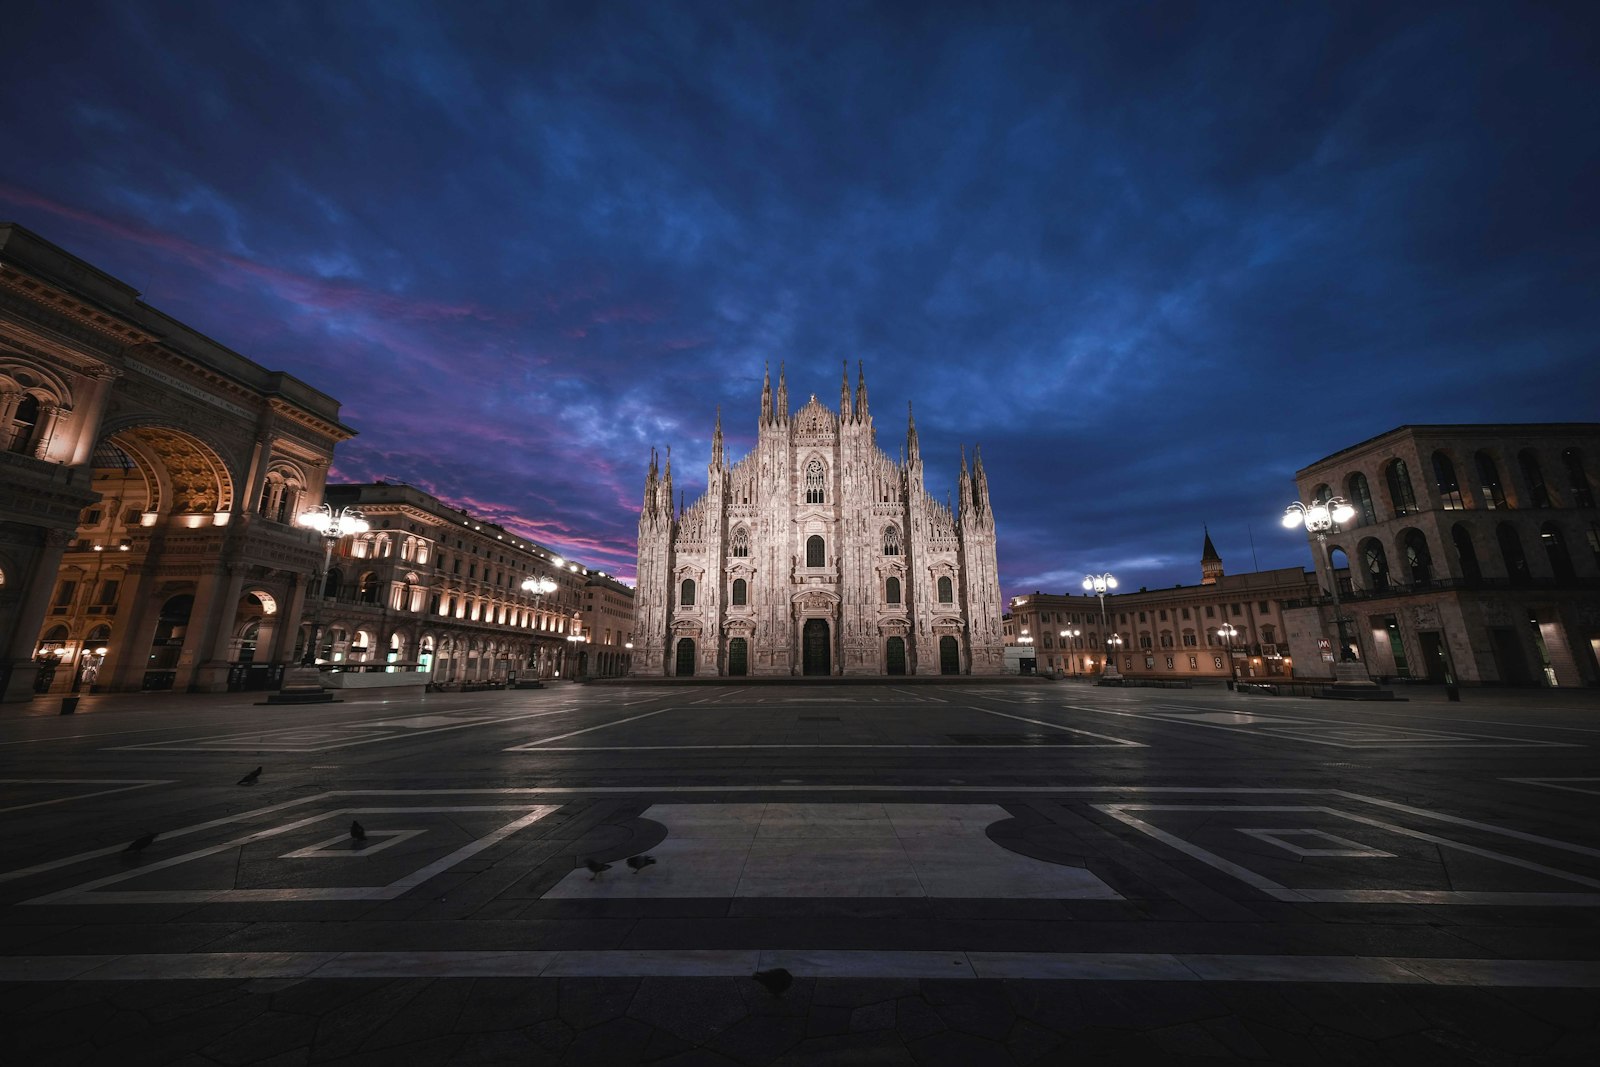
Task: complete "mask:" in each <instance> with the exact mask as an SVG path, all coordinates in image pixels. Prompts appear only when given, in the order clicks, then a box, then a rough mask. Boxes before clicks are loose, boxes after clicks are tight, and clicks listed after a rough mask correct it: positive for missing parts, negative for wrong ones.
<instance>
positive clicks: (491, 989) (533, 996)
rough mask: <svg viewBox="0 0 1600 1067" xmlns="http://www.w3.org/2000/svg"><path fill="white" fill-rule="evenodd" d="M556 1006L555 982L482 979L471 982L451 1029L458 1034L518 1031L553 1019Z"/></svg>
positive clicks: (556, 990)
mask: <svg viewBox="0 0 1600 1067" xmlns="http://www.w3.org/2000/svg"><path fill="white" fill-rule="evenodd" d="M559 1004H560V1001H559V991H558V987H557V984H556V983H555V982H547V981H539V980H537V979H531V980H523V981H518V980H515V979H482V980H479V981H475V982H473V984H472V992H471V994H470V995H469V996H468V997H467V999H466V1003H464V1004H463V1005H462V1006H461V1011H460V1013H459V1014H458V1015H457V1016H456V1020H455V1023H454V1029H455V1031H456V1032H457V1033H460V1034H471V1033H479V1032H488V1031H495V1030H518V1029H521V1028H522V1027H525V1026H530V1025H532V1024H534V1023H538V1022H543V1021H544V1020H546V1019H554V1018H556V1016H557V1013H558V1012H559V1010H560V1007H559Z"/></svg>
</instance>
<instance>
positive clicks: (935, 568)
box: [633, 368, 1002, 676]
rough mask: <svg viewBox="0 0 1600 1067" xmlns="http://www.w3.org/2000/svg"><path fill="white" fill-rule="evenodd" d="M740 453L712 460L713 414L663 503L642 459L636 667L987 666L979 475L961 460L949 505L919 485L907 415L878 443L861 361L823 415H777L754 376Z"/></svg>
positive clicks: (806, 670)
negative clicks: (756, 399)
mask: <svg viewBox="0 0 1600 1067" xmlns="http://www.w3.org/2000/svg"><path fill="white" fill-rule="evenodd" d="M758 430H759V432H758V437H757V444H756V450H755V451H754V452H752V453H751V454H749V455H747V456H745V457H744V458H743V459H741V460H739V461H738V462H736V463H733V464H731V465H730V464H728V463H727V461H726V458H725V456H724V452H723V440H722V422H721V417H720V416H719V417H718V421H717V426H716V430H715V433H714V434H713V437H712V445H711V463H710V467H709V468H708V470H707V489H706V493H705V495H704V496H703V497H701V498H700V499H698V500H696V501H695V502H694V503H692V504H690V505H689V506H688V507H687V508H685V509H682V510H678V509H675V507H674V504H673V493H672V460H671V456H670V455H669V456H668V457H667V460H666V464H665V468H664V469H663V468H662V466H661V464H660V463H659V461H658V459H657V457H656V456H655V455H653V454H652V456H651V459H650V469H649V473H648V475H647V476H646V479H645V490H644V505H643V507H642V509H641V510H640V513H639V564H638V587H637V590H636V592H635V610H636V615H635V623H634V643H635V646H636V647H635V649H634V656H633V669H634V673H635V674H639V675H646V676H661V675H690V674H712V675H732V676H738V675H747V674H748V675H791V674H794V675H830V674H833V675H881V674H891V675H892V674H967V673H970V674H998V673H999V672H1000V669H1001V656H1002V651H1001V649H1002V641H1001V631H1000V582H999V576H998V573H997V567H996V562H995V525H994V515H993V512H992V511H991V510H990V507H989V483H988V478H987V477H986V475H985V474H984V470H983V460H982V457H981V456H980V455H978V454H977V453H976V452H975V453H974V457H973V465H972V467H971V469H970V470H969V469H968V467H967V461H966V457H965V453H964V452H963V456H962V461H961V474H960V478H959V483H958V485H959V503H958V504H957V506H956V507H955V508H951V507H950V506H948V505H946V504H944V503H940V502H938V501H936V500H934V499H933V498H932V497H930V496H929V495H928V493H927V490H926V488H925V486H924V481H923V467H922V453H921V449H920V446H919V445H918V441H917V428H916V421H915V420H914V419H909V418H908V420H907V427H906V446H905V458H904V460H903V461H898V462H897V461H896V460H894V459H893V458H891V457H890V456H889V455H887V454H886V453H885V452H884V451H883V450H882V449H880V448H879V447H878V445H877V438H876V432H875V430H874V428H873V422H872V416H871V413H870V411H869V409H868V404H867V384H866V376H865V373H864V372H858V376H857V380H856V388H855V391H854V395H853V396H852V393H851V389H850V381H849V376H848V374H846V375H845V376H844V379H843V380H842V381H841V382H840V387H839V410H838V411H837V412H835V411H834V410H832V409H831V408H829V407H828V406H827V405H825V404H823V403H822V402H821V401H819V400H818V399H817V398H816V396H815V395H813V396H812V397H811V399H810V400H809V402H807V403H806V404H805V405H804V406H803V407H801V408H800V410H798V411H796V412H793V413H791V412H790V410H789V396H788V385H787V382H786V380H785V378H784V374H783V371H782V368H780V369H779V373H778V386H777V391H776V394H774V391H773V387H772V382H771V378H770V376H768V377H767V378H766V379H765V380H763V382H762V389H761V419H760V424H759V428H758Z"/></svg>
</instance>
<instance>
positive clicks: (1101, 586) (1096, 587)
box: [1083, 571, 1122, 682]
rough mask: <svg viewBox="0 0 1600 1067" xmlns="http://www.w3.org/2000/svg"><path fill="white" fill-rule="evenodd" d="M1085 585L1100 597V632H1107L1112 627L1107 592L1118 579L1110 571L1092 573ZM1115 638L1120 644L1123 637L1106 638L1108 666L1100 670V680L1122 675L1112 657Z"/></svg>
mask: <svg viewBox="0 0 1600 1067" xmlns="http://www.w3.org/2000/svg"><path fill="white" fill-rule="evenodd" d="M1083 587H1084V589H1087V590H1090V591H1092V592H1093V593H1094V595H1095V596H1097V597H1099V598H1100V632H1101V633H1105V632H1107V631H1108V630H1109V629H1110V628H1111V627H1110V624H1109V623H1108V622H1106V592H1107V591H1108V590H1111V589H1115V588H1116V587H1117V580H1116V579H1115V578H1113V577H1112V576H1111V573H1110V572H1109V571H1107V572H1106V573H1105V574H1091V575H1089V576H1088V577H1087V578H1085V579H1084V580H1083ZM1113 640H1116V641H1117V643H1118V644H1121V643H1122V641H1121V639H1120V638H1117V636H1116V635H1115V634H1112V635H1111V637H1109V638H1107V639H1106V666H1105V670H1103V671H1101V672H1100V680H1101V681H1102V682H1105V681H1116V680H1119V679H1120V678H1121V677H1122V676H1121V675H1120V674H1118V673H1117V664H1116V662H1115V661H1114V660H1113V659H1112V658H1111V656H1112V653H1111V642H1112V641H1113Z"/></svg>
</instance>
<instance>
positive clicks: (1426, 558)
mask: <svg viewBox="0 0 1600 1067" xmlns="http://www.w3.org/2000/svg"><path fill="white" fill-rule="evenodd" d="M1401 543H1402V544H1403V545H1405V549H1406V576H1407V578H1408V579H1409V580H1410V582H1411V584H1412V585H1427V584H1428V583H1429V582H1431V581H1433V556H1432V554H1431V553H1429V551H1428V539H1427V538H1426V537H1424V536H1423V534H1422V531H1421V530H1407V531H1406V532H1405V535H1404V537H1403V538H1402V539H1401Z"/></svg>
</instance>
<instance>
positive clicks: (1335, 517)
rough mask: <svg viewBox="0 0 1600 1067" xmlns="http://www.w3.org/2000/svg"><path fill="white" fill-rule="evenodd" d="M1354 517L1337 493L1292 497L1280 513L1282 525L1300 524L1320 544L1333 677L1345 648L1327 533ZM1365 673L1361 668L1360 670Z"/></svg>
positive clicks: (1352, 509) (1337, 578)
mask: <svg viewBox="0 0 1600 1067" xmlns="http://www.w3.org/2000/svg"><path fill="white" fill-rule="evenodd" d="M1355 517H1356V509H1355V508H1353V507H1351V506H1350V503H1349V501H1347V500H1345V499H1344V497H1341V496H1330V497H1329V498H1328V499H1326V500H1318V501H1314V502H1313V503H1312V504H1310V505H1309V506H1307V505H1305V504H1302V503H1301V502H1300V501H1298V500H1296V501H1295V502H1294V503H1293V504H1290V505H1289V506H1288V508H1287V509H1285V510H1284V513H1283V525H1284V526H1285V527H1286V528H1287V529H1290V530H1292V529H1294V528H1295V527H1297V526H1304V527H1305V528H1306V532H1307V533H1309V534H1311V535H1312V536H1313V537H1315V538H1316V539H1317V544H1319V545H1321V546H1322V563H1323V566H1325V567H1327V568H1328V588H1329V589H1330V590H1332V592H1333V629H1334V642H1333V643H1334V647H1335V648H1336V649H1337V651H1336V652H1335V653H1334V677H1335V678H1337V677H1338V673H1339V664H1341V663H1343V662H1344V661H1345V654H1346V649H1347V647H1348V646H1346V645H1345V641H1344V614H1343V612H1342V610H1341V609H1340V607H1339V576H1338V575H1337V574H1335V573H1334V571H1333V558H1332V557H1331V556H1330V555H1329V554H1328V533H1329V532H1330V531H1336V530H1338V528H1339V525H1340V524H1341V523H1346V522H1349V521H1350V520H1351V519H1353V518H1355ZM1362 673H1363V674H1365V669H1363V672H1362Z"/></svg>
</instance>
